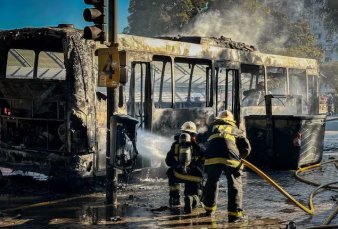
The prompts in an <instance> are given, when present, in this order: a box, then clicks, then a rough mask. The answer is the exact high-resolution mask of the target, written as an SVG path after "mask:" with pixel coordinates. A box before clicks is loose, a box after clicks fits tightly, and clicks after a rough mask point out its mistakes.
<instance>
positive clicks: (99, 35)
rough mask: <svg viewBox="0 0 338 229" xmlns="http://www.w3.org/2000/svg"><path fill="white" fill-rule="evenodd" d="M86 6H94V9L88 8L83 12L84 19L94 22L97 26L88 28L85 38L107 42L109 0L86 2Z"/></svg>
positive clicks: (87, 0) (85, 31)
mask: <svg viewBox="0 0 338 229" xmlns="http://www.w3.org/2000/svg"><path fill="white" fill-rule="evenodd" d="M84 2H85V3H86V4H89V5H93V6H94V8H86V9H85V10H84V11H83V18H84V19H85V20H86V21H89V22H93V23H94V24H95V25H93V26H86V27H85V28H84V31H83V37H84V38H85V39H88V40H94V41H101V42H102V43H103V42H104V41H106V24H107V23H106V4H107V0H84Z"/></svg>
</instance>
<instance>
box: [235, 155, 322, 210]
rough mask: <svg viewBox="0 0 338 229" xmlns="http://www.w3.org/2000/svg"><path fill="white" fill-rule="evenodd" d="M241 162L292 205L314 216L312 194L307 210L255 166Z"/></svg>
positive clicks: (312, 194) (244, 161)
mask: <svg viewBox="0 0 338 229" xmlns="http://www.w3.org/2000/svg"><path fill="white" fill-rule="evenodd" d="M241 161H242V162H243V164H244V165H245V166H247V167H248V168H250V169H251V170H252V171H254V172H255V173H257V174H258V175H259V176H260V177H262V178H263V179H264V180H266V181H267V182H269V183H270V184H271V185H272V186H273V187H275V188H276V189H277V190H278V191H279V192H280V193H282V194H283V195H284V196H285V197H286V198H288V199H289V200H291V201H292V202H293V203H294V204H296V205H297V206H298V207H299V208H301V209H302V210H303V211H305V212H306V213H308V214H310V215H314V214H315V211H314V207H313V196H314V193H311V195H310V197H309V208H308V207H306V206H304V205H303V204H301V203H300V202H298V201H297V200H296V199H295V198H293V197H292V196H291V195H290V194H289V193H287V192H286V191H285V190H284V189H283V188H282V187H281V186H280V185H279V184H277V183H276V182H275V181H273V180H272V179H271V178H270V177H268V175H266V174H265V173H264V172H263V171H261V170H260V169H258V168H257V167H256V166H254V165H253V164H251V163H250V162H248V161H246V160H244V159H242V160H241Z"/></svg>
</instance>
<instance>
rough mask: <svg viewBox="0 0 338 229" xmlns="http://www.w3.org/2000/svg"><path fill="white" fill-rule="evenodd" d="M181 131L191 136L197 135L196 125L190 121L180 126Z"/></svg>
mask: <svg viewBox="0 0 338 229" xmlns="http://www.w3.org/2000/svg"><path fill="white" fill-rule="evenodd" d="M181 131H185V132H188V133H192V134H197V128H196V125H195V123H193V122H191V121H189V122H185V123H183V125H182V126H181Z"/></svg>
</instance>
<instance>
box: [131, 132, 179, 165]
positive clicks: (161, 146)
mask: <svg viewBox="0 0 338 229" xmlns="http://www.w3.org/2000/svg"><path fill="white" fill-rule="evenodd" d="M172 143H173V138H167V137H163V136H160V135H157V134H153V133H150V132H147V131H144V130H141V131H138V132H137V149H138V152H139V154H140V155H141V156H143V157H146V158H147V159H149V160H150V161H151V166H152V167H159V166H160V165H161V163H162V162H163V161H164V159H165V157H166V155H167V152H168V151H169V150H170V147H171V144H172Z"/></svg>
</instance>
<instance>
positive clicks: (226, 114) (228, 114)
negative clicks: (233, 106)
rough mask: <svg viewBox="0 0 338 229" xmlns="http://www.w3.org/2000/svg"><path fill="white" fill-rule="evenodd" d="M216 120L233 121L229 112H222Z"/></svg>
mask: <svg viewBox="0 0 338 229" xmlns="http://www.w3.org/2000/svg"><path fill="white" fill-rule="evenodd" d="M217 119H226V120H230V121H234V115H233V114H232V113H231V112H230V111H228V110H224V111H221V112H220V113H219V115H218V116H217Z"/></svg>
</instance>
